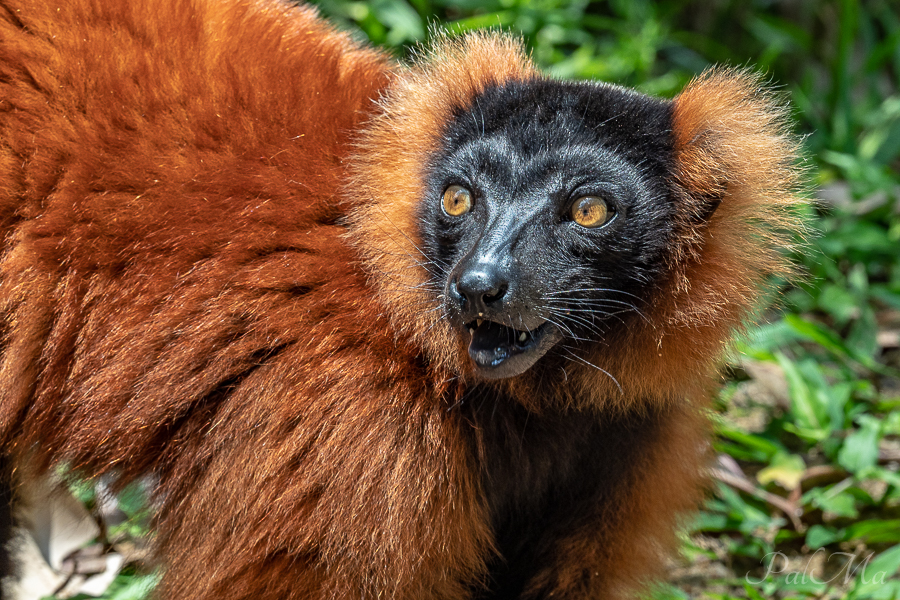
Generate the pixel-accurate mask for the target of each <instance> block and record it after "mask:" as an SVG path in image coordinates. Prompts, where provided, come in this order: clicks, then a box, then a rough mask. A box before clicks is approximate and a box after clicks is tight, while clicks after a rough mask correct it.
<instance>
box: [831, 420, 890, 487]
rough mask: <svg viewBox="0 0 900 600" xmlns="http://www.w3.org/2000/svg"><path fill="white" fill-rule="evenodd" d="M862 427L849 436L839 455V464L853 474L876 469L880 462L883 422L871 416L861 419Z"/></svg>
mask: <svg viewBox="0 0 900 600" xmlns="http://www.w3.org/2000/svg"><path fill="white" fill-rule="evenodd" d="M860 425H861V427H860V428H859V429H858V430H857V431H855V432H853V433H852V434H850V435H849V436H847V439H846V440H844V444H843V445H842V446H841V450H840V452H839V453H838V463H839V464H840V465H841V466H842V467H844V468H845V469H847V470H848V471H850V472H851V473H859V472H860V471H862V470H863V469H867V468H871V467H874V466H875V464H876V462H877V461H878V440H879V438H880V430H881V421H879V420H878V419H876V418H875V417H873V416H871V415H862V416H861V417H860Z"/></svg>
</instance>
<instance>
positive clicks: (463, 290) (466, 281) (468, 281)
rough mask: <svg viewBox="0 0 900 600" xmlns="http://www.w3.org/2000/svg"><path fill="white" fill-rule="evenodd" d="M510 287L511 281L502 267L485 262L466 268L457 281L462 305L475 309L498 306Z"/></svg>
mask: <svg viewBox="0 0 900 600" xmlns="http://www.w3.org/2000/svg"><path fill="white" fill-rule="evenodd" d="M508 289H509V281H508V280H507V277H505V276H504V274H503V273H502V272H501V271H500V269H498V268H496V267H495V266H493V265H491V264H485V263H481V264H477V265H475V266H473V267H472V268H469V269H466V270H465V271H463V272H462V273H461V274H460V276H459V279H457V281H456V291H457V293H458V296H459V297H458V301H459V303H460V305H461V306H462V307H463V308H466V309H469V310H475V311H483V310H484V309H486V308H492V307H493V308H496V307H497V305H499V304H500V303H501V301H502V300H503V297H504V296H505V295H506V292H507V290H508Z"/></svg>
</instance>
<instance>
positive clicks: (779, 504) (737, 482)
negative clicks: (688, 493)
mask: <svg viewBox="0 0 900 600" xmlns="http://www.w3.org/2000/svg"><path fill="white" fill-rule="evenodd" d="M711 472H712V476H713V477H715V478H716V479H718V480H719V481H721V482H722V483H725V484H728V485H730V486H731V487H733V488H736V489H739V490H741V491H743V492H747V493H748V494H751V495H753V496H756V497H757V498H759V499H760V500H762V501H764V502H766V503H768V504H771V505H772V506H774V507H775V508H777V509H778V510H780V511H781V512H783V513H784V514H785V515H786V516H787V517H788V518H789V519H790V520H791V523H793V525H794V529H796V530H797V531H803V529H804V527H803V523H801V522H800V516H801V515H803V509H802V508H800V507H799V506H797V505H796V504H794V503H792V502H790V501H788V500H786V499H784V498H782V497H781V496H778V495H776V494H772V493H769V492H767V491H765V490H763V489H760V488H758V487H756V486H755V485H753V483H752V482H751V481H750V480H749V479H746V478H744V477H739V476H738V475H735V474H733V473H729V472H728V471H725V470H723V469H718V468H713V469H711Z"/></svg>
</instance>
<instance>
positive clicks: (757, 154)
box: [673, 68, 800, 220]
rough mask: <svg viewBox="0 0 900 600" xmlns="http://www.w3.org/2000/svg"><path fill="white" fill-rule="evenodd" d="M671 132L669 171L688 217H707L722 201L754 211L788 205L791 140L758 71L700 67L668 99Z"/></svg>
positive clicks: (793, 179)
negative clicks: (672, 152)
mask: <svg viewBox="0 0 900 600" xmlns="http://www.w3.org/2000/svg"><path fill="white" fill-rule="evenodd" d="M673 129H674V138H675V173H674V176H675V179H676V181H677V183H678V184H680V186H681V187H682V188H683V189H684V191H685V192H687V196H688V198H687V206H685V207H683V208H684V209H686V210H687V212H688V213H689V214H690V215H691V216H692V217H694V218H695V219H699V220H705V219H706V218H709V217H711V216H712V214H713V213H714V212H715V210H716V207H718V206H719V204H720V203H723V202H740V203H742V204H744V203H752V204H757V207H758V209H759V210H760V211H765V210H766V209H773V208H778V207H783V206H784V205H786V204H787V205H792V204H794V203H795V201H796V197H797V190H798V188H799V179H798V173H799V172H800V170H798V168H797V162H798V156H799V151H798V150H799V148H798V146H799V144H798V140H797V138H796V136H794V135H792V134H791V133H790V126H789V121H788V108H787V105H786V104H785V103H784V102H783V101H782V99H781V97H780V95H779V94H777V93H775V92H773V91H772V90H771V89H770V88H769V87H767V86H766V85H765V82H764V81H763V79H762V77H761V76H760V75H759V74H757V73H753V72H751V71H748V70H744V69H730V68H717V69H710V70H708V71H706V72H705V73H703V74H702V75H700V76H699V77H697V78H696V79H694V80H693V81H692V82H691V83H689V84H688V85H687V87H686V88H685V89H684V91H683V92H682V93H681V94H680V95H679V96H678V97H677V98H675V101H674V111H673ZM778 212H780V211H779V210H775V211H774V213H778ZM772 216H773V217H774V216H775V214H773V215H772Z"/></svg>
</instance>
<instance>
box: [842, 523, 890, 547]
mask: <svg viewBox="0 0 900 600" xmlns="http://www.w3.org/2000/svg"><path fill="white" fill-rule="evenodd" d="M845 539H846V540H847V541H848V542H849V541H852V540H861V541H863V542H866V543H867V544H896V543H897V542H900V519H887V520H885V519H869V520H868V521H861V522H859V523H854V524H852V525H848V526H847V528H846V535H845Z"/></svg>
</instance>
